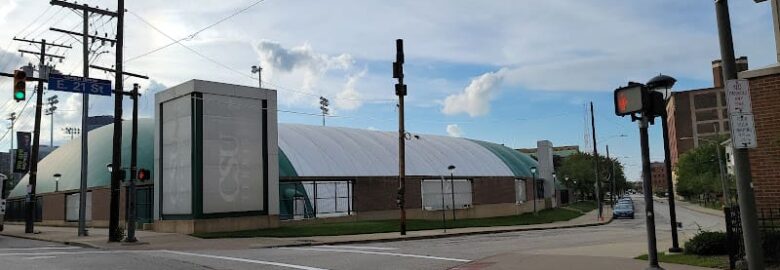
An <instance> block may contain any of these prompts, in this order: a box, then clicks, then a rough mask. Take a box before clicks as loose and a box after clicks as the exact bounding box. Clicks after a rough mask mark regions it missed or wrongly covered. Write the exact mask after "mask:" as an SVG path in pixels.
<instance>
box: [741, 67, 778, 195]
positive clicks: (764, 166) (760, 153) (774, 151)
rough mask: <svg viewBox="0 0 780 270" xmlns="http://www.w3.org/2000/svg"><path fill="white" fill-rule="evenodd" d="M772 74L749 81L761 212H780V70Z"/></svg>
mask: <svg viewBox="0 0 780 270" xmlns="http://www.w3.org/2000/svg"><path fill="white" fill-rule="evenodd" d="M771 73H774V74H766V75H763V76H757V77H752V78H748V80H749V83H750V98H751V101H752V102H753V114H754V117H755V125H756V136H757V143H758V148H756V149H752V150H750V151H749V153H750V167H751V171H752V175H753V188H754V190H755V195H756V203H757V205H758V207H759V208H767V207H773V208H780V70H778V71H776V72H771ZM743 74H744V73H743ZM743 74H740V75H743Z"/></svg>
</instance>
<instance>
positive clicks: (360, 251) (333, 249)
mask: <svg viewBox="0 0 780 270" xmlns="http://www.w3.org/2000/svg"><path fill="white" fill-rule="evenodd" d="M280 249H290V250H300V251H324V252H343V253H358V254H370V255H385V256H397V257H409V258H419V259H431V260H442V261H453V262H470V261H471V260H464V259H457V258H446V257H437V256H427V255H415V254H405V253H392V252H378V251H367V250H355V249H336V248H314V247H311V248H295V247H290V248H280Z"/></svg>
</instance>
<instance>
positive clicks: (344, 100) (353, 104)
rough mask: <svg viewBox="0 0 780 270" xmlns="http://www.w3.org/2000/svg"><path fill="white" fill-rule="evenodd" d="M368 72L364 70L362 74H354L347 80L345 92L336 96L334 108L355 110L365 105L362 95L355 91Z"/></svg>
mask: <svg viewBox="0 0 780 270" xmlns="http://www.w3.org/2000/svg"><path fill="white" fill-rule="evenodd" d="M366 72H367V70H363V71H361V72H360V73H357V74H352V75H350V76H349V78H347V83H346V84H345V85H344V90H342V91H341V92H339V93H338V94H336V99H335V100H334V104H333V105H334V106H335V107H336V108H337V109H344V110H355V109H357V108H360V106H362V105H363V101H362V100H361V99H360V98H361V94H360V93H359V92H358V91H357V89H355V85H356V84H357V82H358V80H360V78H362V77H363V76H365V75H366Z"/></svg>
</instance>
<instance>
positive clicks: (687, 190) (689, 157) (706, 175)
mask: <svg viewBox="0 0 780 270" xmlns="http://www.w3.org/2000/svg"><path fill="white" fill-rule="evenodd" d="M717 141H721V140H717ZM718 148H720V151H721V155H722V157H723V153H725V151H724V149H723V147H722V146H721V145H720V143H714V142H710V143H706V144H703V145H700V146H699V147H698V148H695V149H693V150H691V151H688V152H686V153H685V154H683V155H681V156H680V159H679V160H678V161H677V167H676V168H675V173H676V174H677V193H678V194H679V195H680V196H683V197H685V198H689V199H690V198H696V197H698V196H699V195H707V196H708V195H710V194H721V195H722V194H723V189H722V185H721V182H720V168H719V166H718V158H717V152H716V151H718ZM721 161H724V162H725V158H721ZM723 166H725V163H724V164H723Z"/></svg>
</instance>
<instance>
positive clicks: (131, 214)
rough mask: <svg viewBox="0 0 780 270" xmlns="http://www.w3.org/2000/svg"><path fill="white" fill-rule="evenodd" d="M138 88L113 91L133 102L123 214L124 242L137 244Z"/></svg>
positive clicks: (111, 70)
mask: <svg viewBox="0 0 780 270" xmlns="http://www.w3.org/2000/svg"><path fill="white" fill-rule="evenodd" d="M90 67H91V68H94V69H99V70H103V71H108V72H113V73H116V70H113V69H110V68H105V67H100V66H95V65H90ZM123 74H124V75H126V76H131V77H136V78H141V79H149V77H147V76H144V75H138V74H135V73H130V72H123ZM139 88H140V86H138V84H137V83H136V84H133V90H132V91H130V92H127V91H115V93H114V94H116V95H127V96H130V98H131V99H132V100H133V116H132V118H133V120H132V128H131V132H130V134H131V135H130V180H129V182H128V185H127V195H126V196H127V197H126V199H127V200H126V201H125V202H126V205H125V209H126V210H127V211H126V212H125V214H126V216H127V220H126V222H127V238H126V239H125V241H126V242H131V243H132V242H138V239H137V238H136V237H135V226H136V224H135V220H136V216H137V215H136V207H135V196H136V188H135V181H136V178H137V176H138V166H137V160H138V158H137V157H138V97H140V96H141V94H140V93H138V89H139Z"/></svg>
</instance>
